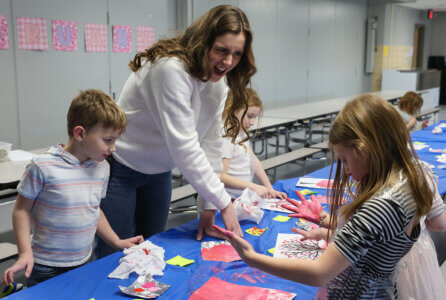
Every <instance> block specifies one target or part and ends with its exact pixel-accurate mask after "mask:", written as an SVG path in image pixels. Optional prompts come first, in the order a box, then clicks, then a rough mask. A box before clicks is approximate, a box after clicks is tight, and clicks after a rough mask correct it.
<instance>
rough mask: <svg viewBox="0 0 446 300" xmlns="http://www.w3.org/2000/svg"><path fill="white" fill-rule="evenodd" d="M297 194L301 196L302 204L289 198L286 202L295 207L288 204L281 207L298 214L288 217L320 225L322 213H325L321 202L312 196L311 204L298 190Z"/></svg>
mask: <svg viewBox="0 0 446 300" xmlns="http://www.w3.org/2000/svg"><path fill="white" fill-rule="evenodd" d="M296 194H297V196H299V198H300V201H301V203H299V202H297V201H295V200H293V199H289V198H287V199H286V200H287V201H288V202H290V203H291V204H293V205H294V206H292V205H287V204H282V205H281V206H282V207H283V208H286V209H288V210H291V211H294V212H296V213H295V214H289V215H288V216H289V217H295V218H302V219H305V220H308V221H310V222H313V223H316V224H318V223H319V221H320V219H321V213H323V211H324V208H323V207H322V205H321V204H320V202H319V201H318V200H317V199H316V198H315V197H314V195H311V196H310V198H311V201H312V202H309V201H307V199H305V197H304V195H302V193H301V192H299V191H298V190H296Z"/></svg>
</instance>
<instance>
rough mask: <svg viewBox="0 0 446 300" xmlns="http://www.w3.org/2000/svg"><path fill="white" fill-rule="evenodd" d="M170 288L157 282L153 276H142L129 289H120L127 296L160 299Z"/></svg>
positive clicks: (121, 287) (120, 287)
mask: <svg viewBox="0 0 446 300" xmlns="http://www.w3.org/2000/svg"><path fill="white" fill-rule="evenodd" d="M169 287H170V285H167V284H164V283H161V282H159V281H156V280H155V279H153V278H152V276H151V275H141V276H139V277H138V278H137V279H136V280H135V281H134V282H133V283H132V284H131V285H129V286H128V287H123V286H119V289H120V290H121V292H123V293H124V294H127V295H132V296H136V297H139V298H146V299H153V298H156V297H159V296H160V295H161V294H162V293H164V292H165V291H166V290H167V289H168V288H169Z"/></svg>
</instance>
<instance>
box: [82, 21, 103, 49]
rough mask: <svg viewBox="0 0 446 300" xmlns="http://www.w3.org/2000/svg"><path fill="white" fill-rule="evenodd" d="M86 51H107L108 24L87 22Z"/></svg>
mask: <svg viewBox="0 0 446 300" xmlns="http://www.w3.org/2000/svg"><path fill="white" fill-rule="evenodd" d="M85 51H86V52H107V26H106V25H105V24H94V23H85Z"/></svg>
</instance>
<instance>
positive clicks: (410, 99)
mask: <svg viewBox="0 0 446 300" xmlns="http://www.w3.org/2000/svg"><path fill="white" fill-rule="evenodd" d="M421 106H423V98H421V96H420V95H418V94H417V93H415V92H407V93H406V94H404V96H403V97H402V98H401V99H400V102H398V108H397V110H398V112H399V113H400V115H401V117H402V118H403V120H404V122H406V126H407V129H409V131H410V132H414V131H417V130H420V129H423V128H425V127H427V124H428V123H429V120H426V121H424V122H418V121H417V119H416V118H415V116H416V114H417V113H418V112H419V111H420V109H421Z"/></svg>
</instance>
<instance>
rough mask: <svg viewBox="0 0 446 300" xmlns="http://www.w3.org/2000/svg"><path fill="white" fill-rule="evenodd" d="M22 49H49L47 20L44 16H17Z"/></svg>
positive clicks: (20, 47)
mask: <svg viewBox="0 0 446 300" xmlns="http://www.w3.org/2000/svg"><path fill="white" fill-rule="evenodd" d="M17 35H18V42H19V49H20V50H48V39H47V35H46V21H45V19H43V18H22V17H18V18H17Z"/></svg>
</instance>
